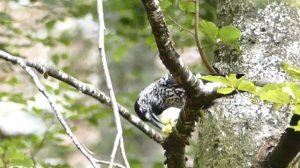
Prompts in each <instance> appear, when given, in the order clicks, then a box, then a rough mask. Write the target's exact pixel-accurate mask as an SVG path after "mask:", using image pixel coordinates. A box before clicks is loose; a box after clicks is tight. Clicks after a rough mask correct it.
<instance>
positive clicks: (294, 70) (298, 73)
mask: <svg viewBox="0 0 300 168" xmlns="http://www.w3.org/2000/svg"><path fill="white" fill-rule="evenodd" d="M282 68H283V69H284V70H286V71H287V73H288V74H289V75H290V76H291V77H293V78H295V79H297V80H300V68H298V67H294V66H291V65H288V64H283V66H282Z"/></svg>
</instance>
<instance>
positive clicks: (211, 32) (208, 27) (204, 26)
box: [199, 20, 219, 42]
mask: <svg viewBox="0 0 300 168" xmlns="http://www.w3.org/2000/svg"><path fill="white" fill-rule="evenodd" d="M199 29H200V31H201V32H202V33H204V34H205V35H206V36H207V37H209V39H210V40H212V41H213V42H216V41H217V39H218V36H219V34H218V33H219V28H218V27H217V26H216V24H215V23H213V22H208V21H205V20H202V21H201V22H200V27H199Z"/></svg>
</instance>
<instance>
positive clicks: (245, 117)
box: [195, 0, 300, 168]
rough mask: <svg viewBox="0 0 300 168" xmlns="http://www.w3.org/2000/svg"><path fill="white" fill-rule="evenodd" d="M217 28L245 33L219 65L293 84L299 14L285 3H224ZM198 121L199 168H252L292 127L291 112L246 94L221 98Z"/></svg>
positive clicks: (299, 50) (299, 59)
mask: <svg viewBox="0 0 300 168" xmlns="http://www.w3.org/2000/svg"><path fill="white" fill-rule="evenodd" d="M218 9H219V14H218V24H219V25H220V26H225V25H235V26H237V27H238V28H239V29H240V30H241V31H242V38H241V40H240V46H241V51H242V52H237V51H235V50H233V49H230V48H227V47H225V46H219V47H218V51H217V52H216V56H215V66H216V67H217V68H218V69H219V70H220V71H221V72H222V73H245V74H246V76H247V77H248V78H249V79H251V80H253V81H259V80H264V81H268V82H283V81H287V80H290V78H289V76H288V75H287V74H286V73H285V72H284V71H283V70H282V69H281V68H280V65H281V64H282V63H289V64H292V65H296V66H300V39H299V37H300V29H299V27H300V19H299V18H300V10H299V9H298V10H297V9H295V8H292V7H290V6H289V5H288V4H285V3H278V2H273V3H271V4H263V3H260V4H259V5H258V4H255V3H254V1H253V2H252V1H251V0H249V1H243V0H220V6H219V8H218ZM217 102H218V103H217V105H215V106H213V107H211V108H210V109H209V114H207V115H206V116H205V120H202V122H201V123H199V129H200V131H199V132H200V133H199V140H198V144H197V154H196V158H195V167H221V168H222V167H250V166H251V165H252V162H253V160H254V159H255V156H256V155H257V151H258V150H259V148H260V146H261V145H262V144H263V143H264V142H266V141H267V140H269V139H274V138H275V139H279V138H280V137H281V134H282V133H283V132H284V131H285V128H286V127H287V126H288V123H289V120H290V117H291V112H290V111H289V109H288V108H283V109H280V110H279V111H276V110H275V109H274V108H273V106H272V105H270V104H269V105H266V104H264V103H262V102H260V101H259V100H257V99H254V98H253V97H252V96H251V95H249V94H247V93H243V94H238V95H234V96H231V97H227V98H221V99H219V100H218V101H217Z"/></svg>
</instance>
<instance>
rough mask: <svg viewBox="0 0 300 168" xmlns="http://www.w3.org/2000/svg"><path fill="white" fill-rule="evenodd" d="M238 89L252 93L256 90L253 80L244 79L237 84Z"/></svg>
mask: <svg viewBox="0 0 300 168" xmlns="http://www.w3.org/2000/svg"><path fill="white" fill-rule="evenodd" d="M237 89H238V90H241V91H246V92H250V93H254V92H255V91H256V87H255V85H254V83H253V82H250V81H245V80H243V81H242V82H241V83H240V84H239V85H238V88H237Z"/></svg>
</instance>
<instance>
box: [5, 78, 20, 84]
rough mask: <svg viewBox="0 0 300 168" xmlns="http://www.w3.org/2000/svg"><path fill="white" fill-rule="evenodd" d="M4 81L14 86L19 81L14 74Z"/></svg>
mask: <svg viewBox="0 0 300 168" xmlns="http://www.w3.org/2000/svg"><path fill="white" fill-rule="evenodd" d="M5 82H6V83H8V84H10V85H12V86H15V85H16V84H18V83H19V81H18V79H17V78H16V77H15V76H14V77H12V78H10V79H9V80H7V81H5Z"/></svg>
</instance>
